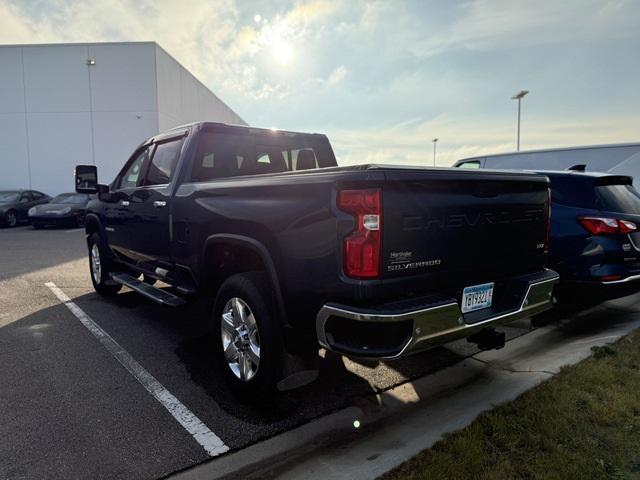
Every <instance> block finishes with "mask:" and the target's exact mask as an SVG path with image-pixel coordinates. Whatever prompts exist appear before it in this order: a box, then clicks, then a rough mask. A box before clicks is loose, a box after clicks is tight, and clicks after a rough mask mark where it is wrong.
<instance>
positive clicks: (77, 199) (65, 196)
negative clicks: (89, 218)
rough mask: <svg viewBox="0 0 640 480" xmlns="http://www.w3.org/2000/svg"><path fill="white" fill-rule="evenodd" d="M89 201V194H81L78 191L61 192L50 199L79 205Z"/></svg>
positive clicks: (53, 201)
mask: <svg viewBox="0 0 640 480" xmlns="http://www.w3.org/2000/svg"><path fill="white" fill-rule="evenodd" d="M88 201H89V195H83V194H79V193H62V194H60V195H58V196H57V197H55V198H54V199H53V200H51V202H50V203H73V204H76V205H81V204H83V203H87V202H88Z"/></svg>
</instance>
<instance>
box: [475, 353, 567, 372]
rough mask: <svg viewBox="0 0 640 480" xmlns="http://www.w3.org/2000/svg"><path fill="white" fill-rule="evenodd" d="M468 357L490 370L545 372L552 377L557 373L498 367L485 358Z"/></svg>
mask: <svg viewBox="0 0 640 480" xmlns="http://www.w3.org/2000/svg"><path fill="white" fill-rule="evenodd" d="M469 358H471V360H475V361H476V362H480V363H482V364H484V365H486V366H487V367H489V368H490V369H492V370H500V371H503V372H510V373H545V374H547V375H551V376H553V377H555V376H556V375H557V372H551V371H549V370H517V369H515V368H507V367H499V366H497V365H494V364H492V363H491V362H487V361H486V360H480V359H479V358H475V357H469Z"/></svg>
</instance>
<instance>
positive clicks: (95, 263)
mask: <svg viewBox="0 0 640 480" xmlns="http://www.w3.org/2000/svg"><path fill="white" fill-rule="evenodd" d="M89 269H90V271H91V283H93V288H94V290H95V291H96V292H98V293H99V294H100V295H115V294H116V293H118V292H119V291H120V289H121V288H122V285H107V282H108V281H109V273H110V271H111V261H110V258H109V257H108V256H107V255H105V252H104V247H103V246H102V242H101V241H100V235H99V234H97V233H94V234H93V235H91V237H89Z"/></svg>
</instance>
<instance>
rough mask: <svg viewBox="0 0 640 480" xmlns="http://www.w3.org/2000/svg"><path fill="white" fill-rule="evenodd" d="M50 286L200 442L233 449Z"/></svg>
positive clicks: (212, 449) (212, 451)
mask: <svg viewBox="0 0 640 480" xmlns="http://www.w3.org/2000/svg"><path fill="white" fill-rule="evenodd" d="M45 285H46V286H47V287H49V289H50V290H51V291H52V292H53V293H54V294H55V296H56V297H58V300H60V301H61V302H62V303H64V305H65V306H66V307H67V308H68V309H69V310H71V313H73V314H74V315H75V316H76V318H77V319H78V320H80V323H82V325H84V326H85V327H86V328H87V330H89V331H90V332H91V333H92V334H93V336H94V337H96V338H97V339H98V340H99V341H100V343H101V344H102V346H103V347H104V348H106V349H107V350H108V351H109V353H111V355H113V356H114V357H115V359H116V360H118V362H120V364H121V365H122V366H123V367H124V368H126V369H127V370H128V371H129V373H130V374H131V375H133V376H134V377H135V379H136V380H138V381H139V382H140V383H141V384H142V386H143V387H144V388H146V389H147V391H148V392H149V393H150V394H151V395H153V397H154V398H155V399H156V400H157V401H158V402H160V403H161V404H162V406H163V407H164V408H166V409H167V411H168V412H169V413H170V414H171V415H172V416H173V418H175V419H176V421H177V422H178V423H179V424H180V425H182V426H183V427H184V429H185V430H186V431H187V432H189V433H190V434H191V436H192V437H193V438H194V440H195V441H196V442H198V443H199V444H200V445H201V446H202V448H204V449H205V451H206V452H207V454H209V455H210V456H212V457H216V456H218V455H220V454H222V453H224V452H226V451H228V450H229V447H228V446H226V445H225V444H224V442H223V441H222V440H221V439H220V437H218V436H217V435H216V434H215V433H213V432H212V431H211V430H209V428H208V427H207V426H206V425H205V424H204V423H203V422H202V421H201V420H200V419H199V418H198V417H196V416H195V414H194V413H193V412H192V411H191V410H189V409H188V408H187V407H186V406H185V405H184V404H183V403H182V402H180V400H178V399H177V398H176V397H174V396H173V394H172V393H171V392H170V391H169V390H167V389H166V388H164V387H163V386H162V385H161V384H160V382H158V380H156V379H155V378H154V377H153V375H151V374H150V373H149V372H147V371H146V370H145V369H144V367H143V366H142V365H140V364H139V363H138V362H137V361H136V360H135V359H134V358H133V357H132V356H131V355H130V354H129V353H128V352H127V351H126V350H125V349H124V348H122V347H121V346H120V345H119V344H118V342H116V341H115V340H114V339H113V338H112V337H111V336H110V335H109V334H108V333H107V332H105V331H104V330H103V329H102V328H100V326H99V325H98V324H97V323H96V322H94V321H93V320H92V319H91V317H89V315H87V314H86V313H84V311H83V310H82V309H81V308H80V307H78V305H76V304H75V303H74V302H72V301H71V299H70V298H69V297H67V295H66V294H65V293H64V292H63V291H62V290H60V289H59V288H58V287H57V286H56V285H55V283H52V282H47V283H45Z"/></svg>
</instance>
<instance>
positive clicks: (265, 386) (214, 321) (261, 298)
mask: <svg viewBox="0 0 640 480" xmlns="http://www.w3.org/2000/svg"><path fill="white" fill-rule="evenodd" d="M234 298H239V299H241V300H242V301H243V302H244V304H246V306H247V307H248V308H249V310H243V311H244V312H245V314H246V313H247V312H248V311H250V313H252V317H253V319H255V324H256V325H257V332H258V339H259V355H258V356H259V363H258V365H257V368H256V369H255V373H253V376H251V377H250V378H248V379H247V377H248V376H247V375H243V376H244V377H245V379H242V378H240V377H239V375H242V374H241V373H237V372H234V370H233V367H232V365H231V363H232V362H228V361H227V359H226V357H225V353H224V347H223V337H224V335H223V333H222V329H223V322H224V321H225V320H224V319H223V316H222V315H223V313H225V309H227V308H228V307H229V304H230V302H233V300H232V299H234ZM270 298H271V295H270V288H269V283H268V281H267V280H266V276H265V275H264V274H262V273H261V272H248V273H241V274H237V275H233V276H231V277H229V278H228V279H227V280H225V282H224V283H223V284H222V286H221V287H220V289H219V290H218V294H217V295H216V300H215V302H214V305H213V308H212V310H211V318H210V324H211V327H212V331H213V339H214V346H215V350H216V356H217V359H218V361H219V362H220V364H221V365H222V371H223V374H224V376H225V377H226V380H227V382H228V384H229V385H230V386H231V388H232V389H233V390H234V391H235V392H236V393H237V394H238V395H239V396H240V398H241V400H243V401H246V402H255V401H260V399H265V398H268V397H271V396H272V395H273V394H274V393H275V391H276V382H277V381H278V380H279V374H280V372H281V369H282V360H283V355H284V348H283V345H282V336H281V333H280V328H279V326H278V323H277V320H276V319H275V318H274V315H273V308H272V302H271V301H270ZM234 316H235V315H234ZM227 328H228V327H227ZM231 328H234V327H231ZM227 331H229V330H227ZM236 333H237V332H236ZM227 335H228V334H227ZM250 336H251V334H250V333H249V334H248V335H247V337H250ZM228 339H229V337H228V336H227V340H228ZM238 341H240V342H241V341H242V340H241V337H240V336H239V337H238ZM234 345H235V344H234ZM242 348H243V346H240V347H239V348H236V350H235V351H236V353H238V355H240V354H241V352H242V350H241V349H242ZM244 348H245V350H244V352H242V357H240V356H239V357H238V361H237V363H238V365H237V366H238V367H240V364H241V360H240V358H245V357H251V355H249V354H248V353H246V352H248V351H249V350H248V349H249V348H251V346H249V347H247V346H246V345H245V346H244ZM252 353H253V354H254V355H255V351H253V352H252ZM238 370H239V368H238Z"/></svg>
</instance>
